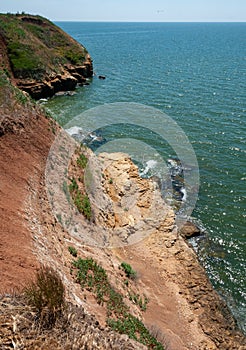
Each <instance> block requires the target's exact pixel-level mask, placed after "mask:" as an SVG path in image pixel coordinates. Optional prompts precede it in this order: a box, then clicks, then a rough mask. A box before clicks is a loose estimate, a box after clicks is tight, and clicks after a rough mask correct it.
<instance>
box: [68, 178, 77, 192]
mask: <svg viewBox="0 0 246 350" xmlns="http://www.w3.org/2000/svg"><path fill="white" fill-rule="evenodd" d="M70 181H71V183H70V185H69V191H70V192H74V191H77V190H78V189H79V186H78V184H77V181H76V180H75V178H74V177H73V178H72V179H70Z"/></svg>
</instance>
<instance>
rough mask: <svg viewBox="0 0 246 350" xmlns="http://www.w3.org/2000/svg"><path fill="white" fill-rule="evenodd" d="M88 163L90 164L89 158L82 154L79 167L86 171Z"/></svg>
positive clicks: (78, 161) (78, 162)
mask: <svg viewBox="0 0 246 350" xmlns="http://www.w3.org/2000/svg"><path fill="white" fill-rule="evenodd" d="M87 162H88V159H87V157H86V156H85V155H84V154H83V153H80V155H79V157H78V159H77V164H78V166H79V167H80V168H82V169H85V167H86V165H87Z"/></svg>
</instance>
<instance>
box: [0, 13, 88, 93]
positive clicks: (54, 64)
mask: <svg viewBox="0 0 246 350" xmlns="http://www.w3.org/2000/svg"><path fill="white" fill-rule="evenodd" d="M0 69H4V70H5V73H6V74H7V75H8V76H9V77H10V78H11V80H12V82H13V83H14V84H15V85H16V86H18V87H19V88H20V89H22V90H24V91H26V92H28V93H29V94H30V95H31V97H32V98H34V99H40V98H45V97H51V96H52V95H54V94H55V93H56V92H58V91H67V90H73V89H74V88H75V87H76V85H77V84H85V83H86V81H87V79H88V78H90V77H92V75H93V67H92V60H91V58H90V55H89V53H88V52H87V50H86V49H85V48H84V47H83V46H82V45H80V44H79V43H78V42H76V41H75V40H74V39H73V38H71V37H70V36H69V35H68V34H66V33H65V32H63V31H62V30H61V29H60V28H59V27H57V26H56V25H54V24H53V23H52V22H50V21H48V20H47V19H45V18H43V17H40V16H32V15H26V14H23V15H11V14H7V15H3V14H1V15H0Z"/></svg>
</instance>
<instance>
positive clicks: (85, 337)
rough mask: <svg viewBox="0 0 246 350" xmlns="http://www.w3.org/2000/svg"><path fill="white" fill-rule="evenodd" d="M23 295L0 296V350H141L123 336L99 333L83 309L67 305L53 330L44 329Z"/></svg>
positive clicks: (95, 324) (140, 347) (92, 319)
mask: <svg viewBox="0 0 246 350" xmlns="http://www.w3.org/2000/svg"><path fill="white" fill-rule="evenodd" d="M36 315H37V314H36V310H35V308H33V307H31V306H30V305H27V304H26V299H25V297H24V295H23V294H18V295H1V296H0V349H3V350H8V349H28V350H35V349H42V350H46V349H47V350H50V349H57V350H61V349H63V350H64V349H65V350H66V349H67V350H71V349H74V350H77V349H80V350H81V349H87V350H96V349H102V350H107V349H126V350H127V349H144V347H142V346H141V345H140V344H135V343H134V342H132V341H131V340H130V339H129V338H128V337H126V336H120V335H118V334H116V333H115V332H113V331H110V330H109V329H108V328H105V329H102V327H100V326H99V324H98V322H97V321H96V320H95V318H94V317H92V316H89V315H87V314H86V313H85V311H84V309H83V308H82V307H76V306H74V305H72V304H70V303H68V304H66V308H65V309H64V311H63V313H62V314H61V315H60V317H59V318H57V319H56V322H55V323H54V324H53V327H52V328H50V329H45V328H43V327H41V325H40V323H39V322H37V319H36Z"/></svg>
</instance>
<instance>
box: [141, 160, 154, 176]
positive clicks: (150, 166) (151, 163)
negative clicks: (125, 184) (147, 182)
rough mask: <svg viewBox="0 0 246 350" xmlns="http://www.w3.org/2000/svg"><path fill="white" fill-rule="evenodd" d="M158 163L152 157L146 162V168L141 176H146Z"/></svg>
mask: <svg viewBox="0 0 246 350" xmlns="http://www.w3.org/2000/svg"><path fill="white" fill-rule="evenodd" d="M156 165H157V161H156V160H154V159H150V160H148V161H147V162H146V167H145V169H144V170H143V171H142V172H141V173H140V176H144V175H146V174H147V173H148V171H149V170H151V169H154V168H155V167H156Z"/></svg>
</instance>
